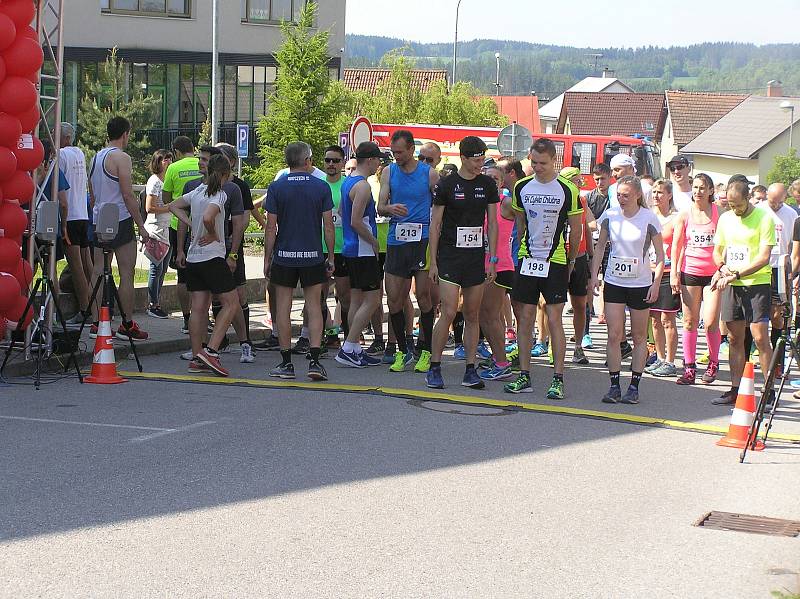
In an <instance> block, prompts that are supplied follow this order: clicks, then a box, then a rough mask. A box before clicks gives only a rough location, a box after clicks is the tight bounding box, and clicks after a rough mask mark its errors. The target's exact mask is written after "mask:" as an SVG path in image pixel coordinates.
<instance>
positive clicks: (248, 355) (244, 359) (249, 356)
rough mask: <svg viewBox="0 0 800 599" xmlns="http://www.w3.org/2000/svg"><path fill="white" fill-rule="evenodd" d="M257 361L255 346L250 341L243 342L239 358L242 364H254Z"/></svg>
mask: <svg viewBox="0 0 800 599" xmlns="http://www.w3.org/2000/svg"><path fill="white" fill-rule="evenodd" d="M255 361H256V356H255V353H254V352H253V347H252V346H251V345H250V344H249V343H242V355H241V357H240V358H239V362H241V363H242V364H252V363H253V362H255Z"/></svg>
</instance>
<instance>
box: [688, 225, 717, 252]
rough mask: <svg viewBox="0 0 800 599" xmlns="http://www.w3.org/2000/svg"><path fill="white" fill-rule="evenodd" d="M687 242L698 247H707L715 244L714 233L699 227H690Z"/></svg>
mask: <svg viewBox="0 0 800 599" xmlns="http://www.w3.org/2000/svg"><path fill="white" fill-rule="evenodd" d="M687 244H688V245H690V246H692V247H696V248H707V247H712V246H713V245H714V233H711V232H709V231H702V230H698V229H689V231H688V237H687Z"/></svg>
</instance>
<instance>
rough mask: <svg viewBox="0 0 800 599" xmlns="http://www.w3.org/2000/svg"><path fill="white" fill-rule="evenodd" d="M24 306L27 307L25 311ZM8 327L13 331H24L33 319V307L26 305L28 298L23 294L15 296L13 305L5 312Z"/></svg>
mask: <svg viewBox="0 0 800 599" xmlns="http://www.w3.org/2000/svg"><path fill="white" fill-rule="evenodd" d="M25 308H28V309H27V311H26V310H25ZM6 320H8V327H9V328H10V329H11V330H12V331H13V330H14V329H18V330H20V331H24V330H25V329H27V328H28V325H29V324H31V320H33V308H32V307H28V298H27V297H25V296H24V295H19V296H17V299H16V301H15V302H14V305H13V306H12V307H11V308H10V309H9V310H8V311H7V312H6Z"/></svg>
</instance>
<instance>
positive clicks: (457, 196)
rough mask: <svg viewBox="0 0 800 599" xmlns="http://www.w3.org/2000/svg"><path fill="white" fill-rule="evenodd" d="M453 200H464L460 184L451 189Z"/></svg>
mask: <svg viewBox="0 0 800 599" xmlns="http://www.w3.org/2000/svg"><path fill="white" fill-rule="evenodd" d="M453 198H454V199H456V200H463V199H464V188H463V187H461V184H460V183H459V184H457V185H456V186H455V188H454V189H453Z"/></svg>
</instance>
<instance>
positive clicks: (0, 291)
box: [0, 272, 22, 314]
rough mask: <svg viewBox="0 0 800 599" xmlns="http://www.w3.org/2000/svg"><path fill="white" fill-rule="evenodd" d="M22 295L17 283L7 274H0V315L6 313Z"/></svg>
mask: <svg viewBox="0 0 800 599" xmlns="http://www.w3.org/2000/svg"><path fill="white" fill-rule="evenodd" d="M20 295H22V290H21V289H20V287H19V282H18V281H17V279H15V278H14V277H13V276H12V275H10V274H8V273H7V272H0V314H3V313H5V312H8V311H9V310H11V308H13V307H14V306H15V305H16V303H17V298H18V297H19V296H20Z"/></svg>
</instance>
